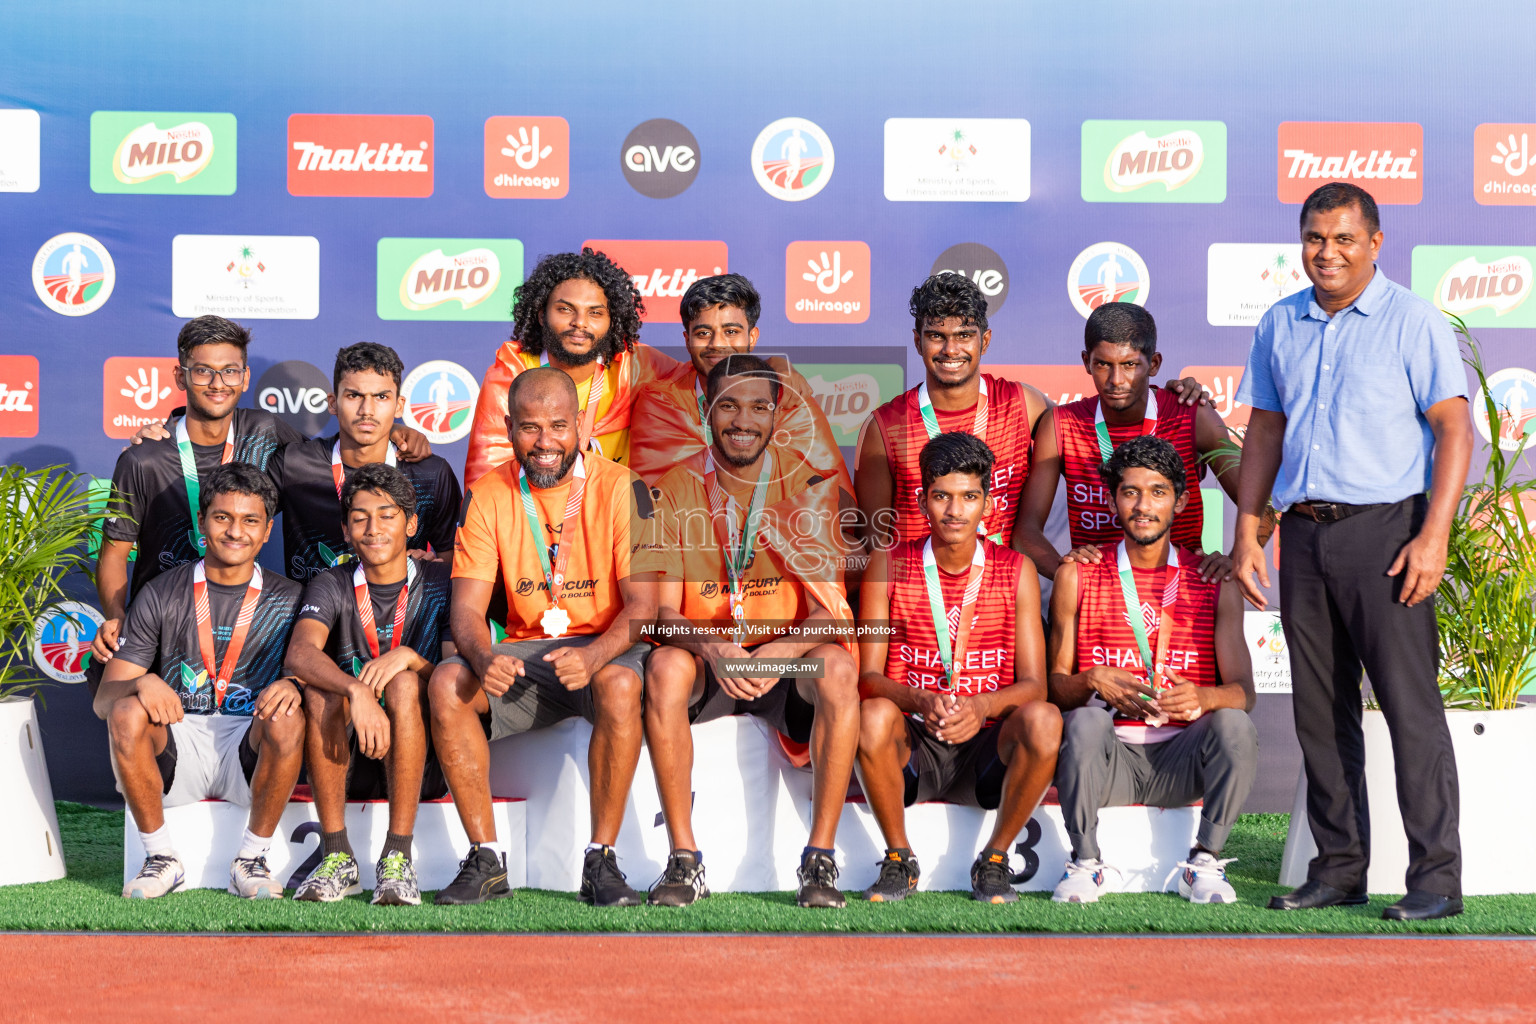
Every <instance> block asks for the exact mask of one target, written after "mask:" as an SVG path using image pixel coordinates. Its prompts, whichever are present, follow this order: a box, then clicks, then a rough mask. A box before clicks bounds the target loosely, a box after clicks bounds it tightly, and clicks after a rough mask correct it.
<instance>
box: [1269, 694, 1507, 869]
mask: <svg viewBox="0 0 1536 1024" xmlns="http://www.w3.org/2000/svg"><path fill="white" fill-rule="evenodd" d="M1445 720H1446V723H1447V724H1448V725H1449V726H1450V729H1451V745H1452V747H1453V748H1454V749H1455V751H1456V773H1457V777H1458V778H1459V779H1460V781H1461V864H1462V868H1461V885H1462V892H1463V893H1464V894H1465V895H1468V896H1490V895H1495V894H1499V893H1524V892H1536V874H1531V873H1528V870H1527V868H1526V867H1525V862H1526V861H1527V860H1528V859H1529V857H1530V855H1531V853H1532V852H1533V851H1536V790H1533V789H1532V788H1531V786H1530V780H1531V779H1532V778H1533V777H1536V705H1523V706H1521V707H1519V708H1517V709H1515V710H1513V711H1447V712H1446V713H1445ZM1363 728H1364V732H1365V785H1366V799H1367V800H1368V801H1369V803H1370V808H1371V866H1370V871H1369V873H1368V874H1367V876H1366V886H1367V888H1368V889H1369V890H1370V891H1371V892H1372V893H1400V892H1402V891H1403V890H1404V888H1405V883H1404V881H1403V878H1404V875H1405V874H1406V872H1407V870H1408V839H1407V837H1406V836H1405V835H1404V834H1403V818H1402V814H1401V813H1400V812H1399V811H1398V807H1397V779H1396V777H1395V776H1394V775H1393V768H1392V764H1393V762H1392V741H1391V737H1390V736H1389V735H1388V733H1387V721H1386V717H1385V716H1384V715H1382V713H1381V712H1380V711H1366V712H1365V714H1364V723H1363ZM1306 801H1307V779H1306V774H1305V772H1303V774H1302V776H1301V778H1300V779H1298V780H1297V783H1296V804H1295V807H1294V808H1293V809H1292V812H1291V827H1290V832H1289V833H1288V834H1287V836H1286V839H1285V855H1284V857H1283V858H1282V860H1281V864H1280V884H1281V885H1290V886H1296V885H1300V884H1301V883H1302V882H1304V881H1306V880H1307V863H1308V862H1309V861H1310V860H1311V859H1312V858H1313V857H1314V856H1316V854H1317V846H1316V845H1315V844H1314V843H1313V841H1312V830H1311V829H1310V828H1308V827H1307V802H1306Z"/></svg>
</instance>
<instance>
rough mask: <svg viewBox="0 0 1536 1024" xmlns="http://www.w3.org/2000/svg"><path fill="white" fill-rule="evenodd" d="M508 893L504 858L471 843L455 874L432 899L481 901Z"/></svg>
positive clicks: (435, 900) (501, 897)
mask: <svg viewBox="0 0 1536 1024" xmlns="http://www.w3.org/2000/svg"><path fill="white" fill-rule="evenodd" d="M511 895H512V889H511V887H510V886H508V885H507V859H506V858H505V857H498V856H496V854H495V853H493V852H491V850H490V849H488V848H487V847H484V846H471V847H470V848H469V856H467V857H465V858H464V859H463V860H461V861H459V873H458V874H457V875H456V876H454V879H453V881H451V882H449V883H448V884H447V885H446V886H445V887H443V889H442V890H440V891H439V892H438V894H437V896H436V897H434V898H433V900H432V902H433V903H450V904H456V905H457V904H464V903H484V902H485V901H486V900H499V899H505V898H506V897H508V896H511Z"/></svg>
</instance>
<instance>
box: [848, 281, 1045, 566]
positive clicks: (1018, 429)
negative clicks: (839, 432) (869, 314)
mask: <svg viewBox="0 0 1536 1024" xmlns="http://www.w3.org/2000/svg"><path fill="white" fill-rule="evenodd" d="M911 310H912V316H913V318H914V320H915V321H916V324H915V326H914V327H913V330H912V340H913V343H914V344H915V345H916V346H917V351H918V354H919V355H921V356H922V357H923V367H924V370H925V371H926V374H927V377H926V380H924V382H923V383H922V384H921V385H919V386H918V387H916V388H913V389H912V390H911V391H908V392H906V393H904V394H901V395H898V396H897V397H896V398H893V399H892V400H891V401H889V402H887V403H885V404H884V405H882V406H881V407H880V408H878V409H876V410H875V412H874V414H873V415H872V416H871V417H870V419H869V421H868V422H867V423H865V425H864V432H863V436H862V437H860V439H859V453H858V458H857V460H856V462H855V464H854V490H855V492H856V493H857V494H858V498H859V509H860V512H861V517H860V518H861V519H862V522H863V527H864V542H865V545H866V546H867V547H868V548H869V549H870V551H872V552H873V551H878V550H885V549H889V548H890V547H891V545H892V544H893V543H895V542H896V541H898V540H920V539H922V538H923V537H924V536H926V535H927V533H928V521H927V519H926V518H925V517H924V513H923V509H922V507H921V506H920V504H919V500H918V493H919V492H920V491H921V490H922V474H921V473H920V472H919V470H918V453H919V452H921V451H922V450H923V445H925V444H927V443H928V441H929V439H930V438H932V437H934V436H936V435H938V434H939V433H941V432H948V431H955V430H963V431H966V432H968V433H972V434H975V435H976V436H977V437H979V438H981V439H982V440H983V441H985V442H987V446H988V447H989V448H991V449H992V454H993V456H994V458H995V459H996V465H995V466H994V468H993V470H992V480H991V481H990V482H989V488H990V494H991V512H990V514H988V515H987V517H986V518H985V519H984V520H983V529H984V530H985V532H986V534H987V535H988V536H993V537H1000V538H1002V539H1004V540H1006V539H1007V538H1009V537H1010V536H1012V534H1013V521H1014V517H1015V514H1016V513H1017V511H1018V507H1019V494H1020V492H1021V490H1022V489H1023V487H1024V479H1025V477H1027V476H1028V475H1029V472H1030V445H1031V441H1030V434H1031V433H1032V432H1033V431H1034V427H1035V421H1036V420H1038V419H1039V418H1040V416H1041V414H1042V413H1044V412H1045V410H1046V409H1047V408H1048V407H1049V405H1050V402H1049V401H1048V400H1047V399H1046V397H1045V396H1044V395H1042V394H1041V393H1040V392H1039V391H1037V390H1035V389H1034V388H1032V387H1030V386H1029V385H1027V384H1017V383H1014V382H1013V381H1007V380H1003V379H1001V378H998V377H993V376H991V375H990V374H984V373H982V372H981V357H982V356H983V355H985V354H986V351H987V346H988V345H989V344H991V342H992V332H991V331H990V330H989V329H988V328H987V300H986V297H985V296H983V295H982V294H981V289H980V288H978V287H976V285H975V284H974V283H973V282H971V281H970V280H968V279H966V278H965V277H963V276H962V275H960V274H954V273H950V272H947V271H946V272H944V273H940V274H935V275H933V276H932V277H930V278H928V280H926V281H924V282H923V283H922V284H921V285H919V286H918V287H917V288H914V289H913V290H912V302H911Z"/></svg>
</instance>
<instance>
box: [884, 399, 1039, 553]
mask: <svg viewBox="0 0 1536 1024" xmlns="http://www.w3.org/2000/svg"><path fill="white" fill-rule="evenodd" d="M982 377H983V378H985V379H986V382H987V422H986V427H985V429H984V430H983V436H982V440H983V441H985V442H987V447H989V448H991V449H992V455H993V457H994V458H995V459H996V462H995V463H994V464H993V470H992V514H991V515H990V516H988V517H987V518H986V521H985V522H984V523H983V524H982V527H983V530H984V531H985V533H986V534H987V535H988V536H998V537H1002V538H1003V539H1004V540H1005V541H1006V540H1007V539H1008V538H1009V537H1011V536H1012V535H1013V520H1014V517H1015V516H1016V515H1018V511H1019V495H1020V493H1021V492H1022V491H1023V490H1024V480H1025V478H1026V477H1028V476H1029V458H1030V452H1031V451H1032V450H1033V447H1034V440H1033V439H1032V438H1031V437H1030V432H1029V428H1030V423H1029V406H1028V405H1027V404H1026V402H1025V400H1024V389H1023V388H1022V387H1020V386H1019V385H1018V384H1016V383H1015V382H1013V381H1011V380H1004V379H1002V378H1001V377H994V376H992V375H991V374H989V373H983V374H982ZM918 390H919V389H918V388H913V389H912V390H911V391H908V392H905V393H904V394H901V395H898V396H896V397H895V398H893V399H891V400H890V401H889V402H886V403H885V404H884V405H882V406H881V407H880V408H878V409H876V410H875V412H874V419H875V425H876V426H877V427H879V428H880V437H881V439H882V440H883V441H884V443H885V461H886V463H887V464H888V465H889V466H890V467H891V479H892V481H893V483H894V485H895V489H894V492H893V504H894V506H895V511H896V529H895V532H896V539H897V540H921V539H923V538H924V537H926V536H928V520H927V518H926V517H924V515H923V510H922V506H921V505H919V503H918V495H919V494H920V493H921V492H922V489H923V473H922V470H921V469H920V468H919V466H918V462H917V459H918V455H919V454H921V453H922V450H923V445H925V444H927V443H928V431H927V430H926V429H925V428H924V427H923V416H922V412H921V411H920V410H919V409H918V402H917V394H918ZM934 416H935V418H936V419H937V420H938V421H939V430H941V431H943V432H945V433H949V432H950V431H955V430H963V431H965V432H966V433H973V432H974V428H975V425H976V409H975V408H974V407H972V408H970V409H962V410H961V411H959V412H944V411H942V410H940V409H935V410H934ZM918 572H919V575H921V572H922V569H921V566H919V569H918Z"/></svg>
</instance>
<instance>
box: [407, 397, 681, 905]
mask: <svg viewBox="0 0 1536 1024" xmlns="http://www.w3.org/2000/svg"><path fill="white" fill-rule="evenodd" d="M508 408H509V409H510V410H511V411H510V412H509V413H508V414H507V417H506V422H505V429H506V432H507V436H508V437H509V438H510V439H511V443H512V448H513V452H514V455H515V457H514V458H513V459H512V461H510V462H507V463H504V464H502V465H501V466H499V467H497V468H496V469H493V470H492V471H491V472H489V473H487V474H486V475H485V476H483V477H481V478H480V480H479V481H478V482H477V483H475V485H474V486H473V487H472V488H471V490H470V493H469V495H468V496H467V497H466V498H465V502H464V505H465V510H464V519H463V523H462V525H461V526H460V527H459V535H458V547H457V550H456V552H455V554H454V559H453V600H452V606H451V607H452V610H451V612H450V620H451V623H452V626H453V637H454V641H455V642H456V644H457V645H458V654H457V655H456V656H455V657H451V658H446V659H444V661H443V662H442V664H440V665H438V667H437V669H436V671H434V672H433V673H432V680H431V683H430V685H429V699H430V702H431V707H432V740H433V744H434V746H435V747H436V748H437V753H438V757H439V758H440V760H441V762H442V766H443V774H444V775H445V776H446V777H447V779H448V786H449V788H450V789H451V790H452V792H453V799H454V803H455V804H456V805H457V806H458V810H459V820H460V821H462V822H463V823H464V831H465V832H467V833H468V834H469V840H470V843H471V846H470V850H469V855H468V856H467V857H465V858H464V862H463V864H462V865H461V868H460V870H459V874H458V877H456V878H455V879H454V880H453V883H452V884H450V885H449V886H448V887H447V888H445V889H443V890H442V891H441V892H439V893H438V894H437V902H438V903H480V902H482V901H484V900H486V899H491V898H497V897H503V896H510V895H511V894H512V890H511V889H509V888H508V886H507V867H506V850H505V848H504V846H503V845H502V842H501V841H499V840H498V839H497V837H496V828H495V823H494V821H493V820H492V818H491V786H490V776H489V773H490V745H489V743H488V742H487V741H488V740H495V739H500V738H501V737H503V736H511V735H514V734H517V733H522V732H528V731H529V730H532V729H541V728H543V727H545V726H548V725H554V724H555V723H557V722H560V721H563V720H565V719H567V718H572V717H577V716H579V717H581V718H585V719H586V720H587V721H588V722H591V723H592V743H591V746H590V748H589V749H588V752H587V765H588V768H589V770H590V772H591V779H592V842H591V844H590V845H589V846H588V847H587V851H586V855H585V857H584V859H583V863H582V871H581V898H582V899H583V900H585V901H586V902H589V903H592V904H594V905H596V906H604V907H607V906H633V905H636V904H638V903H640V901H641V897H640V895H639V894H638V893H637V892H635V891H634V890H633V889H631V888H630V887H629V885H628V884H627V883H626V882H625V880H624V873H623V872H622V871H620V870H619V866H618V859H617V858H616V857H615V855H614V852H613V843H614V842H615V841H616V840H617V839H618V837H619V825H620V823H621V822H622V821H623V817H624V803H625V800H626V799H627V798H628V796H629V785H630V782H631V781H633V779H634V776H635V766H636V765H637V764H638V763H639V760H640V741H641V728H642V727H641V722H640V693H641V690H640V686H641V680H642V678H643V677H644V672H645V656H646V653H647V651H648V650H649V648H648V646H647V645H646V644H643V643H633V642H631V640H630V635H631V628H632V627H634V628H635V630H636V631H638V628H639V626H638V624H640V623H650V622H653V621H654V620H655V618H656V582H655V572H654V571H653V570H652V569H650V568H648V567H647V566H646V565H645V564H644V563H645V560H646V558H647V557H648V556H649V550H648V549H643V550H639V552H638V555H637V549H639V548H641V547H642V545H643V544H644V542H645V541H646V540H647V539H648V528H649V525H650V524H649V522H647V521H648V520H649V519H650V518H651V495H650V491H649V490H647V489H646V487H645V484H643V483H642V482H641V480H640V478H639V477H637V476H636V475H635V474H634V473H632V472H630V471H629V470H628V469H626V468H624V467H623V466H621V465H619V464H618V463H616V462H611V461H609V460H608V459H605V458H602V457H600V456H595V455H583V454H582V453H581V451H580V448H579V446H578V442H577V423H578V418H577V417H578V408H579V407H578V405H577V402H576V385H575V384H573V383H572V382H571V378H570V377H568V376H566V375H565V373H564V372H562V371H560V370H555V369H550V368H540V367H534V368H533V369H527V370H524V371H523V372H521V373H519V374H518V375H517V376H516V377H515V378H514V379H513V380H512V383H511V385H510V392H509V405H508ZM652 557H653V556H652ZM503 579H504V580H505V581H506V583H505V590H506V601H507V605H508V612H507V625H506V630H507V642H505V643H498V644H492V642H491V632H490V627H489V625H488V624H487V622H486V611H487V610H488V609H489V607H490V604H491V597H492V594H493V592H494V591H495V589H496V586H497V583H498V581H499V580H503Z"/></svg>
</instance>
